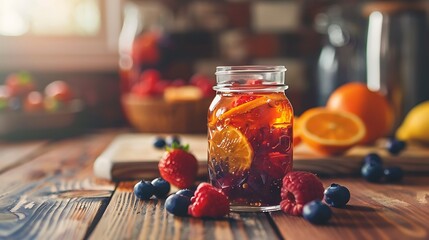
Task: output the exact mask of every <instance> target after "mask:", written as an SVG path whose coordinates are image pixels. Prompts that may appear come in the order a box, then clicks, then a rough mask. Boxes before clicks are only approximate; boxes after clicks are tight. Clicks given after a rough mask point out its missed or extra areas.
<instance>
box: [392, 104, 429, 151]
mask: <svg viewBox="0 0 429 240" xmlns="http://www.w3.org/2000/svg"><path fill="white" fill-rule="evenodd" d="M396 137H397V138H398V139H400V140H404V141H408V140H412V141H421V142H425V143H429V101H425V102H422V103H420V104H418V105H416V106H415V107H413V108H412V109H411V110H410V112H409V113H408V114H407V116H406V117H405V119H404V121H403V122H402V124H401V126H400V127H399V128H398V130H397V131H396Z"/></svg>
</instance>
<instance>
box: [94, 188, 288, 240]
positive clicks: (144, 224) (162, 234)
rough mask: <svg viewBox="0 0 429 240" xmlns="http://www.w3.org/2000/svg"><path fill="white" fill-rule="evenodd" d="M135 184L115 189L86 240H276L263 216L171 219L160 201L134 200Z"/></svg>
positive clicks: (243, 215) (245, 215)
mask: <svg viewBox="0 0 429 240" xmlns="http://www.w3.org/2000/svg"><path fill="white" fill-rule="evenodd" d="M134 184H135V182H122V183H120V184H119V186H118V188H117V189H116V191H115V193H114V195H113V197H112V200H111V201H110V204H109V206H108V207H107V209H106V211H105V213H104V215H103V217H102V219H101V220H100V222H99V224H98V225H97V227H96V228H95V230H94V232H93V233H92V235H91V236H90V239H94V240H96V239H156V240H158V239H225V240H228V239H278V238H279V236H278V235H276V232H275V231H274V230H273V228H272V226H271V225H270V222H269V218H268V216H267V214H265V213H243V214H237V213H232V214H230V216H228V217H227V218H224V219H220V220H210V219H196V218H191V217H175V216H173V215H172V214H169V213H167V211H166V210H165V209H164V200H158V199H151V200H148V201H142V200H138V199H137V198H136V197H135V196H134V194H133V192H132V188H133V186H134Z"/></svg>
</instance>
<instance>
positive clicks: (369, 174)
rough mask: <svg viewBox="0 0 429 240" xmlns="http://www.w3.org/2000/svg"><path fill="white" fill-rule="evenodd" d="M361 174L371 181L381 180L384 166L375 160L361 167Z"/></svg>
mask: <svg viewBox="0 0 429 240" xmlns="http://www.w3.org/2000/svg"><path fill="white" fill-rule="evenodd" d="M361 174H362V176H363V177H364V178H365V179H366V180H367V181H369V182H380V180H381V178H382V177H383V166H382V165H380V164H377V163H374V162H370V163H365V164H364V165H363V167H362V168H361Z"/></svg>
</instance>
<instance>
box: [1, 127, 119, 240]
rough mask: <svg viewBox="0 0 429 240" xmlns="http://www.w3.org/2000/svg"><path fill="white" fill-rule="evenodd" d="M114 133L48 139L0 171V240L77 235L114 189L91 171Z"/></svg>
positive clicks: (90, 223)
mask: <svg viewBox="0 0 429 240" xmlns="http://www.w3.org/2000/svg"><path fill="white" fill-rule="evenodd" d="M114 135H116V134H98V135H97V134H96V135H85V136H79V137H76V138H73V139H67V140H62V141H59V142H55V143H51V144H50V145H49V146H48V147H46V148H44V150H45V152H44V153H41V154H40V155H38V156H37V157H36V158H34V159H33V160H31V161H27V162H26V163H24V164H22V165H20V166H18V167H16V168H13V169H11V170H9V171H7V172H5V173H3V174H2V175H0V193H1V195H0V239H83V238H84V236H85V234H87V231H88V229H89V228H90V226H91V225H92V224H93V221H94V219H95V217H96V215H97V213H98V211H99V209H100V207H101V206H103V204H104V205H106V204H107V201H108V200H109V198H110V196H111V194H112V191H113V190H114V185H113V184H112V183H110V182H107V181H101V180H99V179H96V178H95V177H93V170H92V163H93V161H94V159H95V158H96V157H97V156H98V155H99V154H100V153H101V151H102V150H103V149H104V148H105V147H106V146H107V144H108V143H109V142H110V141H111V140H112V139H113V136H114Z"/></svg>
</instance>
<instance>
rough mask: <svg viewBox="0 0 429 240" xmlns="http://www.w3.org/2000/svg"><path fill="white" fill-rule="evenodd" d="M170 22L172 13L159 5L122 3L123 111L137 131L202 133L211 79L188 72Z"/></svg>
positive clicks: (151, 3) (172, 17) (211, 96)
mask: <svg viewBox="0 0 429 240" xmlns="http://www.w3.org/2000/svg"><path fill="white" fill-rule="evenodd" d="M173 19H174V16H173V13H172V10H171V9H170V8H169V7H168V6H167V5H164V4H162V3H160V2H159V1H131V0H129V1H127V2H126V3H125V4H124V20H123V21H124V23H123V27H122V30H121V33H120V37H119V55H120V60H119V68H120V76H121V91H122V92H121V95H122V96H121V103H122V109H123V111H124V114H125V116H126V118H127V120H128V122H129V123H130V125H131V126H132V127H133V128H135V129H136V130H137V131H139V132H150V133H205V132H206V131H207V109H208V106H209V104H210V102H211V100H212V98H213V95H214V91H213V89H212V87H213V82H214V81H212V80H213V79H208V78H207V77H206V76H205V75H204V76H203V75H198V74H197V73H195V74H193V75H192V74H191V73H192V71H190V68H191V65H190V64H189V62H188V61H186V60H187V59H185V58H184V57H183V56H184V54H186V55H189V54H187V53H186V51H185V50H183V46H182V45H178V44H177V42H178V41H180V39H181V38H180V34H178V33H177V31H175V32H174V31H173V22H174V21H173ZM178 35H179V36H178ZM174 39H176V40H174ZM177 39H178V40H177ZM182 42H186V41H183V39H182ZM179 53H182V55H181V54H179Z"/></svg>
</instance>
